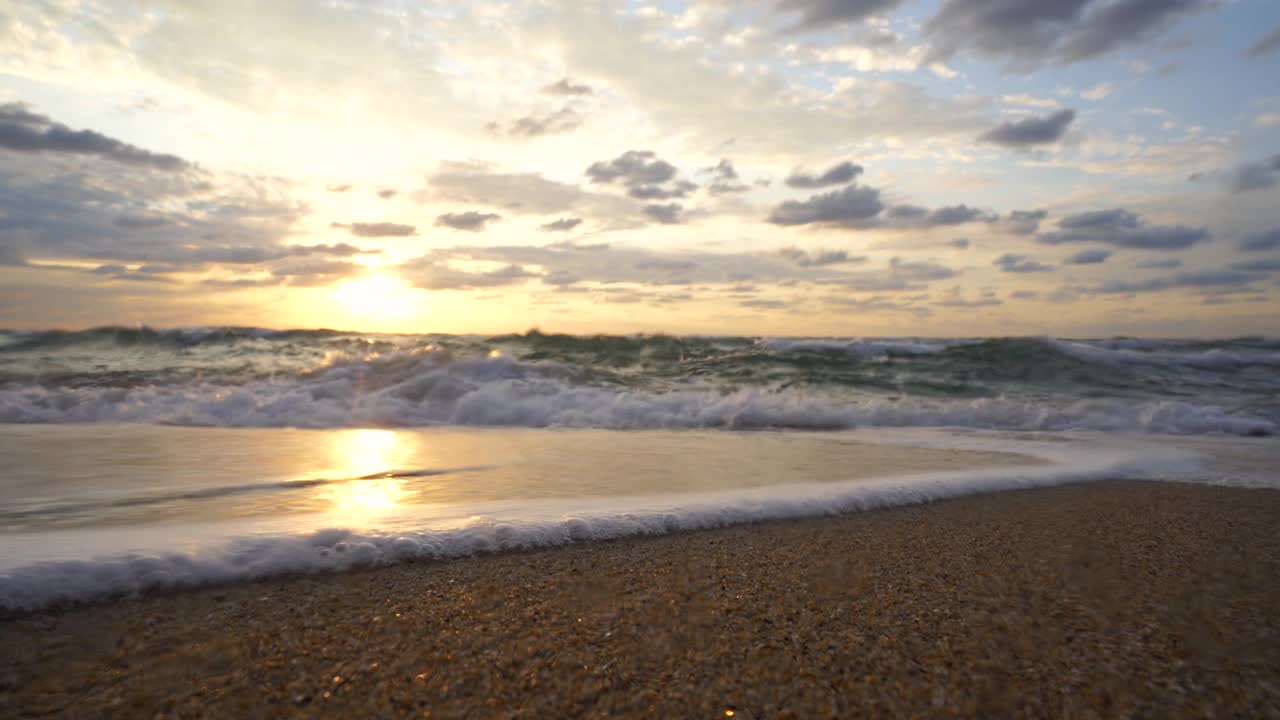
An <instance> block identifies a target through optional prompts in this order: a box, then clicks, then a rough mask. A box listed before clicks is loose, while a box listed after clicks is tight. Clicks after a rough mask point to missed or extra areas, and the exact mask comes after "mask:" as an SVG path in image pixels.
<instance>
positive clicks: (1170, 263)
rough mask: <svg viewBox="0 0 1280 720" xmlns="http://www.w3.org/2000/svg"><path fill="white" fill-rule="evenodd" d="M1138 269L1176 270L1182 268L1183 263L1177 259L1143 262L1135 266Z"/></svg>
mask: <svg viewBox="0 0 1280 720" xmlns="http://www.w3.org/2000/svg"><path fill="white" fill-rule="evenodd" d="M1134 267H1136V268H1141V269H1143V270H1176V269H1177V268H1180V267H1182V261H1181V260H1179V259H1177V258H1163V259H1160V260H1143V261H1142V262H1139V263H1136V264H1135V265H1134Z"/></svg>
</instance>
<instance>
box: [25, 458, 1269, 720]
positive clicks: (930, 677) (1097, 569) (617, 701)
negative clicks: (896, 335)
mask: <svg viewBox="0 0 1280 720" xmlns="http://www.w3.org/2000/svg"><path fill="white" fill-rule="evenodd" d="M1277 527H1280V492H1276V491H1270V490H1242V489H1226V488H1215V487H1205V486H1192V485H1175V484H1164V483H1149V482H1147V483H1138V482H1127V483H1105V484H1093V485H1077V486H1067V487H1060V488H1052V489H1042V490H1033V491H1025V492H1015V493H1007V494H1002V495H995V496H979V497H970V498H964V499H959V500H952V501H947V502H940V503H935V504H931V505H923V506H915V507H908V508H901V509H894V510H884V511H876V512H869V513H861V514H854V515H847V516H841V517H833V518H824V519H817V520H809V521H799V522H777V523H769V524H763V525H753V526H743V527H736V528H730V529H726V530H717V531H707V532H698V533H688V534H680V535H674V536H665V537H655V538H640V539H632V540H624V541H615V542H606V543H598V544H586V545H578V546H572V547H568V548H561V549H554V550H547V551H537V552H527V553H514V554H506V555H496V556H485V557H476V558H471V559H465V560H459V561H452V562H439V563H417V564H408V565H401V566H396V567H390V568H382V569H373V570H366V571H360V572H355V573H350V574H345V575H339V576H323V577H299V578H285V579H279V580H272V581H267V582H260V583H255V584H249V585H240V586H229V587H215V588H207V589H202V590H197V591H190V592H182V593H174V594H170V595H166V596H158V597H148V598H142V599H122V600H118V601H115V602H111V603H108V604H105V605H99V606H94V607H88V608H77V609H71V610H61V611H56V612H45V613H40V614H34V615H26V616H20V617H9V618H6V619H4V620H0V715H3V716H6V717H238V718H254V717H540V718H549V717H605V716H608V717H639V716H644V717H705V718H712V717H726V716H729V715H731V714H732V716H733V717H745V718H778V717H797V718H801V717H834V716H840V717H848V716H860V715H861V716H875V715H895V716H913V715H915V716H955V715H960V716H973V715H982V716H987V717H992V716H1040V717H1089V716H1119V715H1139V716H1163V717H1171V716H1183V717H1192V716H1194V717H1204V716H1210V715H1215V716H1218V717H1223V716H1242V715H1248V716H1253V717H1262V716H1276V715H1277V714H1280V533H1277V532H1276V528H1277Z"/></svg>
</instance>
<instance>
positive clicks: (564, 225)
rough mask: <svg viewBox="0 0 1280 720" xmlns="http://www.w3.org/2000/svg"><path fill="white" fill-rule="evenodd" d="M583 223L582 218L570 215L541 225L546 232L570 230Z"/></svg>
mask: <svg viewBox="0 0 1280 720" xmlns="http://www.w3.org/2000/svg"><path fill="white" fill-rule="evenodd" d="M581 224H582V218H576V217H569V218H560V219H559V220H552V221H551V222H549V223H543V224H542V225H540V226H539V227H540V228H541V229H542V230H543V231H544V232H569V231H570V230H573V229H574V228H576V227H578V226H579V225H581Z"/></svg>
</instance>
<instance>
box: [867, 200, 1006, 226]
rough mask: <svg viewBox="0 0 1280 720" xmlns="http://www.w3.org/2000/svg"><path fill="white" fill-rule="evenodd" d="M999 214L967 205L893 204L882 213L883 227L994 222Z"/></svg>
mask: <svg viewBox="0 0 1280 720" xmlns="http://www.w3.org/2000/svg"><path fill="white" fill-rule="evenodd" d="M998 219H999V216H998V215H996V214H995V213H991V212H988V211H985V210H980V209H978V208H971V207H969V206H968V205H963V204H961V205H951V206H948V207H940V208H936V209H934V210H929V209H928V208H923V207H920V206H918V205H893V206H891V207H890V208H889V209H888V210H886V211H885V213H884V218H883V221H882V223H881V225H882V226H884V227H898V228H933V227H946V226H950V225H964V224H966V223H971V222H987V223H990V222H995V221H996V220H998Z"/></svg>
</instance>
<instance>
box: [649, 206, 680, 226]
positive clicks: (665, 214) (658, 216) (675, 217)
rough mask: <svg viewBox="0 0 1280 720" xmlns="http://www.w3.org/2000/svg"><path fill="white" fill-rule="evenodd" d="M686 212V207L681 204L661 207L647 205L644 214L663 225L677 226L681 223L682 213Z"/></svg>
mask: <svg viewBox="0 0 1280 720" xmlns="http://www.w3.org/2000/svg"><path fill="white" fill-rule="evenodd" d="M682 210H684V206H683V205H680V204H679V203H667V204H665V205H659V204H657V203H655V204H652V205H645V206H644V208H642V212H643V213H644V214H645V215H646V216H648V217H649V218H651V219H653V220H655V221H657V222H659V223H662V224H663V225H675V224H676V223H679V222H680V212H681V211H682Z"/></svg>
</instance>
